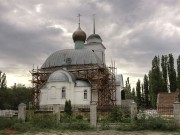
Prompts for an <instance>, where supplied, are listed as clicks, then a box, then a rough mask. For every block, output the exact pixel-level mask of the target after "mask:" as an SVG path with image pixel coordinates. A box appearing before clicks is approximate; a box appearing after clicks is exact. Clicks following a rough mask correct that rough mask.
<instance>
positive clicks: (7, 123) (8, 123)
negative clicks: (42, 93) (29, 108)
mask: <svg viewBox="0 0 180 135" xmlns="http://www.w3.org/2000/svg"><path fill="white" fill-rule="evenodd" d="M17 122H18V120H17V119H16V118H7V117H0V130H2V129H9V128H11V127H12V126H13V125H14V124H15V123H17Z"/></svg>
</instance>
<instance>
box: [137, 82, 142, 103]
mask: <svg viewBox="0 0 180 135" xmlns="http://www.w3.org/2000/svg"><path fill="white" fill-rule="evenodd" d="M136 93H137V105H138V106H141V82H140V80H139V79H138V82H137V83H136Z"/></svg>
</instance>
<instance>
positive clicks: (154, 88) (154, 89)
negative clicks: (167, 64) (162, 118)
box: [149, 56, 163, 108]
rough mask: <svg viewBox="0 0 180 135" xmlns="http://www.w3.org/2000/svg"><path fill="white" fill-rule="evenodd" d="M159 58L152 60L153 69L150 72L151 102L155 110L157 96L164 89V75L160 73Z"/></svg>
mask: <svg viewBox="0 0 180 135" xmlns="http://www.w3.org/2000/svg"><path fill="white" fill-rule="evenodd" d="M159 63H160V60H159V57H157V56H155V57H154V59H153V60H152V68H151V70H150V72H149V87H150V101H151V105H152V107H153V108H156V103H157V94H158V92H160V91H162V89H163V85H162V84H163V80H162V73H161V71H160V64H159Z"/></svg>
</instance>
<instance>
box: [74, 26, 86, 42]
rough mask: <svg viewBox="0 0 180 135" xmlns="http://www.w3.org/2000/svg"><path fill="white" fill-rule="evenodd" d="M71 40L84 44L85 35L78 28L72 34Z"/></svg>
mask: <svg viewBox="0 0 180 135" xmlns="http://www.w3.org/2000/svg"><path fill="white" fill-rule="evenodd" d="M72 38H73V40H74V42H75V41H83V42H85V40H86V33H85V32H84V31H83V30H82V29H81V28H80V26H79V27H78V29H77V30H76V31H75V32H74V33H73V35H72Z"/></svg>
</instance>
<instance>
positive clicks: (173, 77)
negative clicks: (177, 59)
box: [168, 54, 177, 92]
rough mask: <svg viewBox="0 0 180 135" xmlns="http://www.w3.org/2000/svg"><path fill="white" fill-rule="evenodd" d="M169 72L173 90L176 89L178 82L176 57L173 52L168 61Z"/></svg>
mask: <svg viewBox="0 0 180 135" xmlns="http://www.w3.org/2000/svg"><path fill="white" fill-rule="evenodd" d="M168 73H169V82H170V90H171V92H174V91H176V88H177V82H176V70H175V68H174V58H173V55H172V54H169V61H168Z"/></svg>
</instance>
